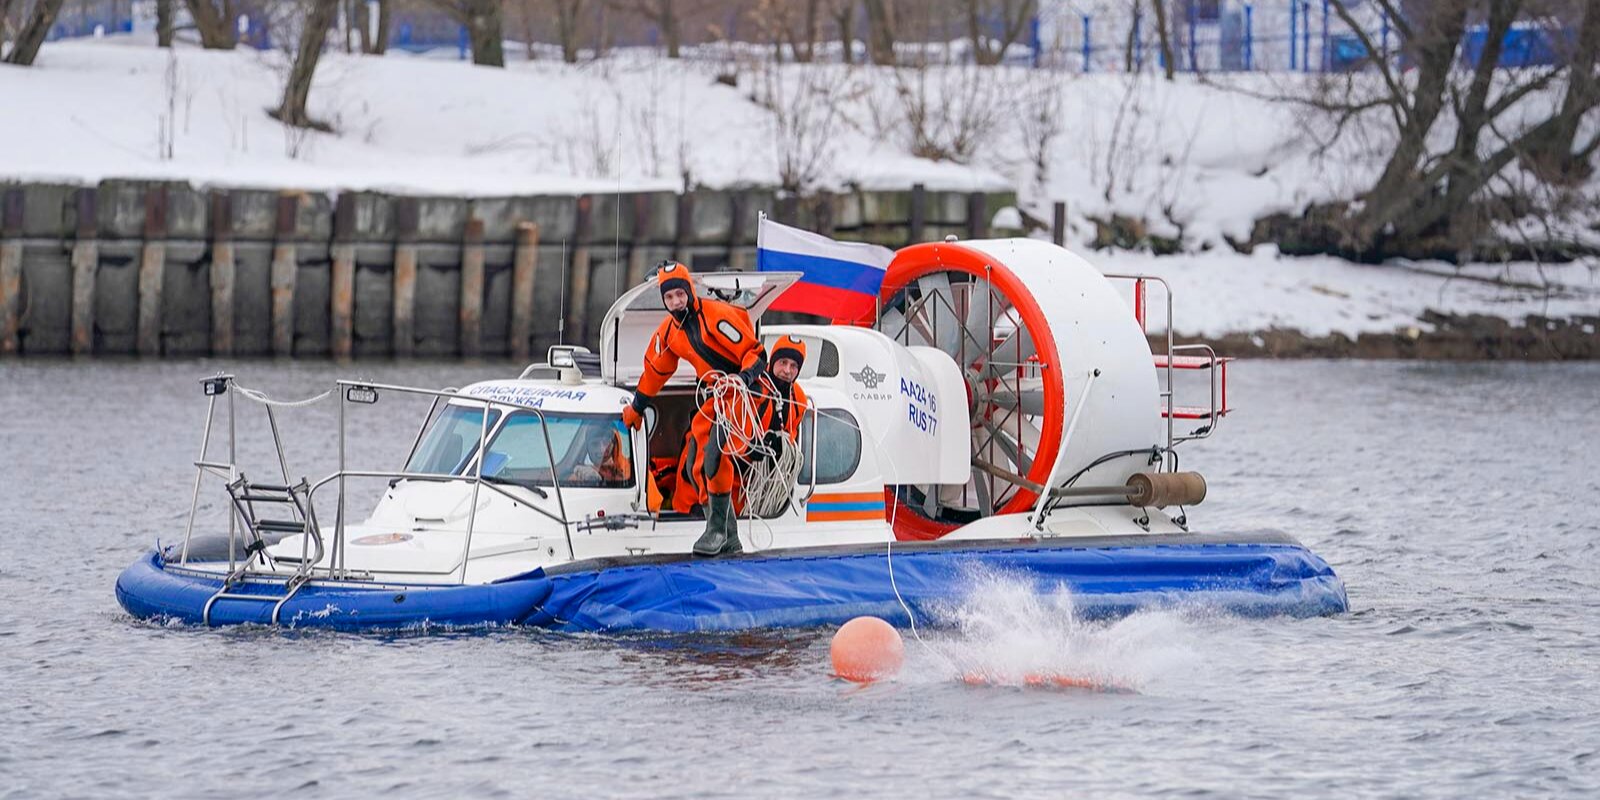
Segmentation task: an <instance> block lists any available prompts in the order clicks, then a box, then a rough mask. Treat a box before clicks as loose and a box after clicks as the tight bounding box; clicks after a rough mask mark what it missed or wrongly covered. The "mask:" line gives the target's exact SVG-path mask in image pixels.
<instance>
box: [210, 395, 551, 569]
mask: <svg viewBox="0 0 1600 800" xmlns="http://www.w3.org/2000/svg"><path fill="white" fill-rule="evenodd" d="M202 384H203V385H204V386H205V391H206V395H207V398H208V404H207V408H206V424H205V431H204V433H203V434H202V436H201V441H200V457H199V458H198V459H196V460H195V461H194V462H193V463H194V466H195V470H196V471H195V482H194V491H193V496H192V498H191V501H190V507H189V518H188V522H187V525H186V526H185V529H184V538H183V546H182V548H181V549H180V551H179V558H178V563H179V565H180V566H184V565H187V564H188V563H189V545H190V541H191V540H192V539H193V536H194V521H195V516H196V514H197V513H198V510H199V502H200V484H201V482H202V480H203V478H204V477H205V476H206V475H208V474H209V475H212V476H214V477H217V478H221V479H223V480H224V481H227V482H229V483H232V482H234V481H237V480H239V478H240V476H241V474H242V473H241V471H240V470H239V467H238V436H237V428H238V426H237V415H236V411H237V409H236V406H235V403H234V399H233V398H234V395H235V394H238V393H239V392H238V391H237V386H236V383H235V377H234V376H233V375H231V374H225V373H223V374H218V375H216V376H214V377H211V378H206V379H204V380H203V381H202ZM335 387H336V388H337V389H338V394H339V398H338V404H339V412H338V427H339V435H338V468H337V469H336V470H335V471H334V472H332V473H330V474H328V475H327V476H326V477H323V478H322V479H320V480H318V481H316V482H315V483H311V484H310V485H309V489H308V491H307V493H306V498H307V507H308V512H307V513H308V515H314V514H315V505H316V504H315V498H316V494H317V492H318V491H319V490H320V489H322V488H323V487H325V486H328V485H331V484H337V486H338V495H337V500H336V503H337V510H336V513H335V522H334V531H333V536H332V546H331V547H326V548H325V547H324V545H325V543H324V542H323V541H322V538H321V534H320V531H316V532H313V529H312V528H313V526H309V525H308V526H307V534H306V535H307V536H316V537H317V541H316V549H317V552H318V554H319V557H318V558H316V559H309V558H307V554H308V552H309V550H308V547H307V546H309V544H310V542H306V543H304V544H305V545H306V546H303V547H302V558H301V559H300V560H299V561H300V565H299V568H298V569H297V570H296V576H300V577H303V578H309V577H323V578H328V579H334V580H340V579H350V578H353V577H357V576H358V574H359V573H358V572H357V571H352V570H350V569H349V565H348V563H347V561H346V547H345V545H346V541H345V528H346V502H345V499H346V480H347V479H350V478H389V479H392V480H423V481H438V482H457V483H471V484H472V499H471V504H470V506H469V509H468V512H467V526H466V530H465V537H464V540H463V542H462V548H461V555H460V557H459V559H458V560H456V561H453V562H452V563H451V565H450V567H449V568H448V569H444V570H417V571H404V570H401V571H396V570H385V572H392V573H394V574H401V575H450V574H452V573H455V572H457V571H459V572H460V573H461V576H460V582H461V583H465V582H466V578H467V567H468V565H469V563H470V561H471V552H472V538H473V532H474V530H475V528H476V523H477V512H478V497H479V494H480V492H481V491H482V490H483V489H485V488H487V489H489V490H490V491H493V492H496V493H498V494H500V495H502V496H504V497H506V498H507V499H510V500H512V501H514V502H516V503H518V504H520V505H522V506H525V507H527V508H529V509H531V510H533V511H534V512H536V513H538V514H540V515H542V516H544V517H546V518H548V519H550V520H551V521H552V522H555V523H557V524H559V525H560V526H561V529H562V533H563V535H564V537H565V538H566V541H567V554H568V557H569V558H576V550H575V548H574V546H573V542H572V524H573V523H572V522H571V521H570V520H568V519H567V509H566V500H565V497H564V495H563V493H562V489H561V478H560V475H559V470H557V469H556V468H555V452H554V447H553V445H552V444H551V442H550V426H549V421H548V420H547V419H546V418H545V414H544V411H543V410H541V409H539V408H535V407H533V406H529V405H524V404H522V403H516V402H512V401H507V400H496V399H492V398H488V397H475V396H472V395H466V394H462V393H460V392H459V391H457V390H454V389H443V390H435V389H421V388H417V387H412V386H398V385H394V384H383V383H372V382H368V381H348V380H338V381H335ZM380 391H381V392H399V393H403V394H411V395H420V396H426V397H432V398H433V404H432V405H431V406H430V407H429V409H428V416H427V417H426V418H425V419H424V420H423V422H422V426H421V427H420V428H419V429H418V431H417V435H416V437H415V438H414V439H413V440H412V443H411V448H410V450H409V451H408V452H407V454H406V460H407V463H409V462H410V459H411V457H412V456H414V455H415V453H416V449H417V447H418V446H419V445H420V444H421V442H422V438H423V436H424V435H425V433H426V431H427V426H428V424H429V422H431V421H432V420H433V415H434V412H436V411H437V410H438V407H439V404H440V402H448V401H450V400H463V401H466V402H470V403H472V404H474V405H481V406H482V408H483V411H484V413H483V415H482V419H481V420H480V423H479V431H478V446H477V450H476V451H475V453H476V455H475V457H474V459H473V460H474V462H475V465H474V468H473V471H472V473H471V474H463V475H457V474H451V473H429V472H413V471H407V470H403V469H402V470H358V469H351V468H350V467H349V465H348V463H347V461H346V457H347V453H346V406H347V405H348V404H349V403H350V402H352V401H351V400H350V396H351V394H352V393H353V392H372V393H374V394H373V398H374V399H373V401H375V400H376V393H377V392H380ZM224 395H225V396H226V397H227V410H228V460H227V461H225V462H223V461H216V460H211V459H209V458H208V454H209V450H210V446H211V436H212V431H213V429H214V428H215V425H216V416H217V414H216V412H217V398H218V397H220V396H224ZM318 400H320V398H318ZM373 401H369V402H373ZM266 407H267V418H268V424H269V428H270V430H271V433H272V441H273V447H274V450H275V452H276V453H277V459H278V465H279V468H280V470H281V471H282V474H283V476H284V484H285V485H288V484H290V483H291V480H290V478H289V477H288V475H289V472H288V469H289V468H288V459H287V458H286V456H285V453H284V449H283V439H282V435H281V432H280V430H279V428H278V425H277V419H276V416H275V415H274V413H273V411H272V406H271V405H270V404H267V406H266ZM492 409H506V410H508V411H521V412H526V413H529V414H532V415H533V416H534V417H536V418H537V419H538V420H539V427H540V430H541V432H542V433H543V435H544V443H545V456H546V458H547V459H548V462H549V464H550V465H551V469H550V482H551V489H552V491H553V493H554V499H555V501H556V513H551V512H550V511H549V510H548V509H546V508H543V507H541V506H539V505H538V504H535V503H530V502H527V499H526V498H522V497H518V496H516V495H514V494H511V493H510V492H508V491H507V490H506V489H505V488H503V487H501V486H499V485H497V484H495V483H493V482H490V481H486V480H484V475H483V462H484V455H485V453H486V450H487V446H488V443H489V433H490V429H491V426H490V422H489V412H490V411H491V410H492ZM509 416H510V415H509V414H507V415H506V417H508V418H509ZM499 424H502V423H500V422H498V421H497V423H496V425H497V426H498V425H499ZM491 477H492V476H491ZM302 480H303V479H302ZM535 493H536V494H543V490H538V491H537V492H535ZM239 522H240V520H239V519H238V515H237V513H236V512H232V513H229V515H228V573H229V575H236V574H240V575H242V574H243V572H248V570H249V563H245V564H244V565H243V568H242V570H241V569H240V568H239V567H238V560H237V558H236V552H237V548H238V546H239V544H240V542H239V536H240V525H239ZM324 552H325V553H326V554H327V558H328V563H327V565H326V566H320V567H319V566H318V565H317V563H316V562H318V561H321V560H322V558H321V555H322V554H323V553H324ZM282 560H285V561H292V560H294V559H289V558H284V559H282ZM274 566H275V562H274ZM319 573H320V574H319ZM258 574H259V575H260V576H261V577H269V578H284V577H286V576H284V575H283V574H281V573H278V572H276V571H274V572H263V573H258ZM290 577H292V576H290Z"/></svg>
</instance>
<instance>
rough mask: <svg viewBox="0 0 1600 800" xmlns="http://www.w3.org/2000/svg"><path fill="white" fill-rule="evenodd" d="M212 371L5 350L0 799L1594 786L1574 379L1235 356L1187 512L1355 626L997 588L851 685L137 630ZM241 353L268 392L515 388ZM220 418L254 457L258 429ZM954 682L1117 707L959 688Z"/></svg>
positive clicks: (752, 665) (325, 443)
mask: <svg viewBox="0 0 1600 800" xmlns="http://www.w3.org/2000/svg"><path fill="white" fill-rule="evenodd" d="M218 366H219V365H218V364H216V363H213V362H179V363H173V362H161V363H149V362H145V363H141V362H107V361H94V362H80V363H70V362H44V361H28V362H16V361H12V362H4V363H0V526H3V527H0V797H4V798H11V797H149V796H164V797H190V796H194V797H201V796H204V797H215V796H221V795H227V794H233V795H241V796H261V795H287V794H294V795H297V796H306V797H347V796H370V795H378V794H382V795H385V796H388V797H395V798H399V797H413V796H416V797H462V796H503V797H594V796H601V797H611V796H617V797H653V798H655V797H704V796H726V797H752V796H754V797H767V796H796V797H850V798H855V797H862V796H867V797H878V796H885V797H912V796H915V797H1006V798H1009V797H1060V796H1064V795H1067V794H1071V795H1075V796H1091V797H1116V796H1158V795H1168V796H1184V797H1206V796H1215V797H1230V798H1231V797H1284V796H1290V795H1308V796H1334V795H1342V796H1371V797H1468V796H1472V797H1528V796H1554V795H1566V796H1575V797H1594V796H1596V795H1597V793H1600V522H1597V520H1596V515H1595V508H1594V502H1593V500H1594V498H1595V497H1596V496H1597V495H1600V454H1597V449H1596V442H1597V439H1600V422H1597V420H1600V366H1597V365H1576V366H1571V365H1555V366H1544V365H1540V366H1528V365H1519V364H1503V365H1502V364H1495V365H1460V364H1451V365H1431V364H1412V363H1359V362H1338V363H1259V362H1245V363H1240V364H1238V365H1236V370H1235V374H1234V375H1233V378H1232V381H1231V385H1230V387H1229V390H1230V395H1231V397H1232V399H1233V400H1234V403H1235V405H1236V406H1237V407H1238V409H1239V410H1238V412H1237V413H1236V414H1235V415H1233V416H1230V417H1229V418H1228V419H1227V420H1226V421H1225V423H1224V424H1223V426H1222V428H1221V429H1220V431H1219V432H1218V434H1217V436H1216V437H1215V438H1213V439H1211V440H1209V441H1205V442H1199V443H1194V444H1191V445H1186V446H1185V447H1184V450H1185V451H1187V452H1186V455H1185V458H1184V464H1183V465H1184V467H1185V468H1189V469H1198V470H1200V471H1202V472H1204V473H1205V474H1206V475H1207V476H1208V478H1209V480H1210V484H1211V499H1210V500H1208V501H1207V503H1206V504H1205V505H1203V506H1200V507H1198V508H1195V509H1193V510H1192V512H1193V513H1192V514H1191V521H1192V522H1193V523H1194V526H1195V527H1196V529H1199V530H1237V529H1257V528H1264V527H1266V528H1280V529H1283V530H1287V531H1289V532H1291V533H1293V534H1295V535H1296V536H1298V537H1300V538H1301V540H1302V541H1304V542H1305V543H1306V544H1307V545H1309V546H1310V547H1311V548H1312V549H1314V550H1315V551H1316V552H1318V553H1319V554H1321V555H1322V556H1323V557H1325V558H1326V559H1327V560H1328V561H1329V562H1330V563H1331V564H1332V565H1333V566H1334V568H1335V569H1336V570H1337V571H1338V572H1339V574H1340V575H1341V576H1342V577H1343V578H1344V580H1345V582H1346V584H1347V586H1348V589H1349V595H1350V602H1351V607H1352V610H1351V612H1350V613H1349V614H1345V615H1342V616H1338V617H1333V618H1326V619H1311V620H1286V619H1273V620H1239V619H1234V618H1229V617H1225V616H1219V615H1215V614H1208V613H1206V612H1205V611H1204V610H1202V609H1193V610H1188V611H1183V612H1159V613H1143V614H1138V615H1135V616H1133V617H1129V618H1127V619H1124V620H1120V621H1117V622H1113V623H1101V624H1079V623H1076V622H1073V621H1072V619H1071V617H1070V615H1068V614H1065V613H1063V609H1064V607H1065V606H1068V605H1070V598H1068V597H1035V596H1032V595H1029V594H1027V593H1025V592H1020V591H1018V590H1016V588H1015V587H1012V586H1007V585H1004V584H994V585H988V586H984V587H980V588H978V589H977V590H975V591H974V593H973V595H972V596H971V597H970V598H969V599H968V600H967V601H966V603H965V604H964V605H963V606H962V607H961V609H960V614H959V619H960V624H959V625H958V626H956V627H954V628H950V629H945V630H940V631H934V632H925V633H924V640H925V641H923V642H918V641H916V640H908V645H907V647H908V650H907V665H906V668H905V670H904V672H903V673H902V675H901V676H900V678H899V679H898V680H896V681H894V682H891V683H885V684H880V685H875V686H871V687H867V688H865V689H862V688H856V687H853V686H849V685H845V684H842V683H839V682H836V681H834V680H831V679H830V678H829V677H828V676H827V674H826V673H827V666H828V665H827V651H828V637H827V633H826V632H800V633H785V634H750V635H741V636H733V637H709V638H672V639H652V638H634V639H614V638H607V637H596V636H579V637H574V636H565V635H554V634H548V633H543V632H539V631H523V630H502V631H491V632H486V633H470V634H468V633H453V634H431V635H406V636H395V635H390V636H360V635H345V634H322V633H305V632H280V631H273V630H262V629H253V630H245V629H233V630H221V631H208V630H199V629H195V628H189V627H164V626H160V625H155V624H148V623H139V622H135V621H133V620H131V619H130V618H128V617H127V616H126V615H125V614H123V613H122V611H121V609H120V608H119V607H118V606H117V603H116V600H115V598H114V596H113V593H112V584H113V581H114V580H115V578H116V575H117V573H118V571H119V570H121V569H122V568H123V567H124V566H125V565H127V564H128V563H129V562H131V561H132V560H133V559H135V558H137V557H138V556H139V554H140V553H141V552H142V551H143V550H145V549H147V548H148V547H149V546H150V544H151V543H152V542H153V541H155V539H156V538H157V537H160V538H162V539H166V540H171V539H173V538H174V537H177V536H181V534H182V526H183V522H184V519H185V517H186V515H187V511H188V502H189V491H190V486H191V484H190V482H191V481H192V479H193V478H192V472H191V470H190V469H189V468H188V467H186V464H187V463H188V462H189V461H190V460H191V459H193V457H194V454H195V450H196V449H197V447H198V445H199V438H200V420H201V419H202V415H203V413H204V405H205V404H204V400H203V398H202V397H201V394H200V391H199V386H198V384H197V383H196V382H195V379H196V378H198V377H200V376H202V375H205V374H207V373H210V372H213V371H215V370H216V369H217V368H218ZM233 366H234V367H235V368H236V369H237V370H238V372H239V375H240V381H241V382H242V383H244V384H245V385H247V386H251V387H255V388H258V389H262V390H265V391H268V392H270V393H271V394H273V395H274V396H277V397H282V398H297V397H305V396H309V395H312V394H314V393H316V392H318V391H321V390H322V389H324V388H327V386H328V385H329V382H330V381H331V380H332V379H333V378H334V377H335V376H354V375H362V376H365V377H367V378H370V379H373V380H386V381H394V382H410V383H415V384H420V385H430V386H440V385H461V384H463V383H466V382H470V381H472V380H475V379H479V378H483V377H492V376H496V375H503V374H504V373H505V372H506V371H508V370H509V369H510V368H509V367H507V366H505V365H497V364H478V365H461V364H434V365H428V364H406V365H389V364H360V365H357V366H355V367H347V368H343V369H341V368H338V367H335V366H333V365H328V364H304V363H272V362H254V363H249V362H247V363H244V364H236V365H233ZM378 408H384V409H385V410H386V411H387V412H390V413H384V414H380V413H377V411H376V409H378ZM373 409H374V410H373V411H371V412H368V413H366V414H365V415H362V416H359V417H357V416H355V415H353V416H352V418H351V424H352V430H354V431H356V432H358V433H359V434H360V436H359V437H357V439H353V440H352V442H351V453H352V463H355V462H356V461H358V460H359V459H360V458H367V459H371V460H370V461H368V462H366V463H368V464H370V465H372V466H377V465H378V463H383V462H384V460H385V459H388V461H387V464H386V465H390V466H392V465H393V463H394V460H395V459H397V458H399V457H400V456H399V455H396V452H398V453H402V454H403V452H404V451H405V448H406V446H407V445H409V439H410V436H411V435H412V434H413V432H414V428H413V426H414V425H415V424H416V421H417V417H418V415H420V414H421V413H422V411H423V409H422V408H416V409H415V410H410V409H398V408H389V407H388V406H385V405H383V404H380V406H375V407H373ZM239 410H240V414H241V416H240V419H241V423H240V436H241V442H243V441H246V433H247V430H248V432H249V433H248V436H249V439H248V440H249V441H251V442H253V444H251V445H250V446H248V447H244V448H243V452H245V453H246V454H248V455H252V456H253V457H257V458H259V459H266V458H267V451H265V450H263V449H261V448H260V447H259V445H260V441H259V436H258V434H259V433H260V423H261V415H260V409H259V407H257V406H253V405H251V406H249V407H248V408H245V407H241V408H240V409H239ZM246 412H248V413H246ZM246 421H248V422H249V423H250V426H246V424H245V423H246ZM333 421H334V418H333V416H332V411H331V410H330V409H329V407H327V404H324V405H323V406H314V407H311V408H308V409H303V410H291V411H285V412H284V415H283V419H282V422H283V424H284V427H285V433H286V436H287V438H288V440H289V443H290V447H289V458H290V460H291V467H292V469H293V470H295V471H296V472H297V473H298V472H304V473H306V474H308V475H312V476H313V477H316V476H319V475H322V474H326V473H327V472H329V471H331V469H332V463H333V462H332V461H331V458H332V456H333V453H334V452H335V450H334V448H335V446H336V438H335V437H334V436H333V435H332V431H333V430H334V429H333V428H332V427H331V426H332V423H333ZM374 462H378V463H374ZM263 463H270V462H263ZM218 493H220V489H219V488H217V487H216V486H210V487H208V495H207V497H208V499H207V500H206V501H205V502H206V508H207V509H208V510H209V513H212V514H216V513H220V506H218V505H217V504H216V503H215V502H214V501H213V500H212V499H211V498H210V496H211V495H215V494H218ZM908 638H909V637H908ZM971 668H977V669H983V670H988V671H992V672H995V673H998V674H1012V673H1014V672H1017V671H1025V670H1033V669H1043V670H1051V671H1059V672H1066V673H1073V674H1092V675H1096V676H1100V677H1101V678H1103V679H1105V680H1107V681H1109V682H1111V683H1114V684H1117V685H1119V686H1122V687H1125V689H1126V691H1121V692H1089V691H1065V690H1042V689H1029V688H1022V687H998V688H996V687H988V688H980V687H972V686H967V685H963V684H962V683H960V682H958V681H957V680H956V677H957V675H958V674H959V672H960V671H962V670H964V669H971Z"/></svg>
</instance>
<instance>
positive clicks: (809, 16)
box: [794, 0, 822, 64]
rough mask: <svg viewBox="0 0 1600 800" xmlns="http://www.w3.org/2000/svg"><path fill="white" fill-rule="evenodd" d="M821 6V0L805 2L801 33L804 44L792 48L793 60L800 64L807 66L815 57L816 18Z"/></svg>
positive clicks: (807, 0)
mask: <svg viewBox="0 0 1600 800" xmlns="http://www.w3.org/2000/svg"><path fill="white" fill-rule="evenodd" d="M821 5H822V0H806V18H805V24H804V25H803V26H802V31H801V36H802V38H803V39H804V42H803V43H800V44H797V45H796V46H795V48H794V60H795V61H798V62H800V63H802V64H809V63H811V62H812V61H814V60H816V57H817V16H818V14H820V13H821V12H820V6H821Z"/></svg>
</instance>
